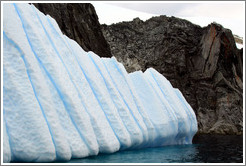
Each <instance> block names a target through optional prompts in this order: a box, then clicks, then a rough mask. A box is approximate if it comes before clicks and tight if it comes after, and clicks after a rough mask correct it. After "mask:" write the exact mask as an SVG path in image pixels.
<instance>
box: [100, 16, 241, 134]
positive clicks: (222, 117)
mask: <svg viewBox="0 0 246 166" xmlns="http://www.w3.org/2000/svg"><path fill="white" fill-rule="evenodd" d="M102 30H103V34H104V36H105V38H106V40H107V41H108V43H109V45H110V49H111V53H112V55H113V56H115V57H116V58H117V59H118V61H120V62H122V63H123V64H124V66H125V67H126V69H127V70H128V72H133V71H136V70H142V71H144V70H146V69H147V68H149V67H153V68H155V69H156V70H158V71H159V72H160V73H162V74H163V75H164V76H165V77H166V78H167V79H168V80H170V82H171V83H172V85H173V86H174V87H176V88H179V89H180V90H181V91H182V93H183V94H184V96H185V98H186V100H187V101H188V102H189V103H190V105H191V106H192V107H193V109H194V111H195V113H196V115H197V120H198V128H199V132H200V133H219V134H241V133H242V131H243V83H242V79H243V51H242V49H241V50H238V49H237V47H236V45H235V40H234V37H233V35H232V32H231V31H230V30H228V29H225V28H223V27H222V26H221V25H219V24H217V23H212V24H210V25H208V26H207V27H204V28H202V27H200V26H197V25H194V24H192V23H190V22H188V21H186V20H183V19H179V18H175V17H166V16H160V17H154V18H151V19H149V20H147V21H145V22H143V21H142V20H140V19H138V18H136V19H134V20H133V21H131V22H122V23H117V24H113V25H110V26H107V25H102Z"/></svg>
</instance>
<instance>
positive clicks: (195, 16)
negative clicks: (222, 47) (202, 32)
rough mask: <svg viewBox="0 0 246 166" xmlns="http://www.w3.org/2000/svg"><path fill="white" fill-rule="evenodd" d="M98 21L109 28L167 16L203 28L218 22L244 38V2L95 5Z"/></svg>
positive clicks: (112, 3)
mask: <svg viewBox="0 0 246 166" xmlns="http://www.w3.org/2000/svg"><path fill="white" fill-rule="evenodd" d="M92 4H93V5H94V7H95V9H96V12H97V15H98V17H99V22H100V23H101V24H107V25H110V24H112V23H118V22H122V21H131V20H133V18H136V17H139V18H140V19H141V20H143V21H145V20H147V19H149V18H151V17H153V16H159V15H166V16H175V17H179V18H184V19H186V20H189V21H191V22H192V23H195V24H198V25H200V26H202V27H203V26H207V25H208V24H210V23H212V22H217V23H219V24H221V25H222V26H223V27H225V28H229V29H231V30H232V32H233V34H236V35H238V36H241V37H243V36H244V31H245V2H243V1H241V2H235V1H231V2H229V1H225V2H222V1H220V2H219V1H218V2H209V1H207V2H199V1H198V2H182V1H181V2H178V1H177V2H173V1H171V2H166V1H163V2H162V1H159V2H158V1H156V2H153V1H151V2H150V1H149V2H148V1H147V2H146V1H145V2H140V1H139V2H129V1H128V2H123V1H122V2H92Z"/></svg>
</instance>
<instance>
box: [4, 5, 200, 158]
mask: <svg viewBox="0 0 246 166" xmlns="http://www.w3.org/2000/svg"><path fill="white" fill-rule="evenodd" d="M2 37H3V114H2V115H3V122H2V128H3V162H11V161H25V162H52V161H56V160H63V161H67V160H70V159H72V158H83V157H87V156H91V155H97V154H98V153H113V152H116V151H119V150H125V149H138V148H144V147H156V146H164V145H173V144H191V143H192V138H193V136H194V134H195V133H196V132H197V121H196V116H195V114H194V111H193V110H192V108H191V106H190V105H189V104H188V103H187V101H186V100H185V98H184V96H183V95H182V93H181V92H180V91H179V90H178V89H175V88H173V87H172V85H171V84H170V82H169V81H168V80H167V79H166V78H165V77H164V76H163V75H161V74H160V73H158V72H157V71H156V70H154V69H153V68H150V69H148V70H146V71H145V72H144V73H143V72H141V71H137V72H133V73H130V74H129V73H127V72H126V70H125V68H124V66H123V65H122V64H121V63H119V62H118V61H117V60H116V59H115V58H114V57H112V58H100V57H99V56H98V55H96V54H95V53H93V52H86V51H84V50H83V49H82V48H81V47H80V46H79V45H78V44H77V43H76V42H75V41H74V40H71V39H69V38H68V37H67V36H65V35H63V34H62V32H61V30H60V29H59V27H58V25H57V23H56V21H55V20H54V19H53V18H51V17H50V16H48V15H47V16H45V15H44V14H43V13H41V12H39V11H38V10H37V9H36V8H35V7H34V6H33V5H29V4H23V3H17V4H12V3H4V4H3V36H2Z"/></svg>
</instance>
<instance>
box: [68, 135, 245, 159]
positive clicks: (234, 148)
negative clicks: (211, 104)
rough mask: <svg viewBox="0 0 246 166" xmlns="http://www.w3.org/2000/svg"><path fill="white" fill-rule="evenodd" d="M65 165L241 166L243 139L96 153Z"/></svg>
mask: <svg viewBox="0 0 246 166" xmlns="http://www.w3.org/2000/svg"><path fill="white" fill-rule="evenodd" d="M68 162H69V163H242V162H243V137H242V136H222V135H200V136H196V137H195V138H194V139H193V144H192V145H175V146H165V147H158V148H146V149H140V150H132V151H120V152H116V153H113V154H99V155H97V156H91V157H87V158H83V159H72V160H70V161H68Z"/></svg>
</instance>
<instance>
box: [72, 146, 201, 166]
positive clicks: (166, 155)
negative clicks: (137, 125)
mask: <svg viewBox="0 0 246 166" xmlns="http://www.w3.org/2000/svg"><path fill="white" fill-rule="evenodd" d="M196 146H198V145H181V146H166V147H159V148H146V149H140V150H132V151H120V152H116V153H113V154H99V155H98V156H92V157H87V158H84V159H73V160H70V161H69V162H71V163H179V162H181V163H184V162H188V163H189V162H194V154H197V153H198V152H197V149H196Z"/></svg>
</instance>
